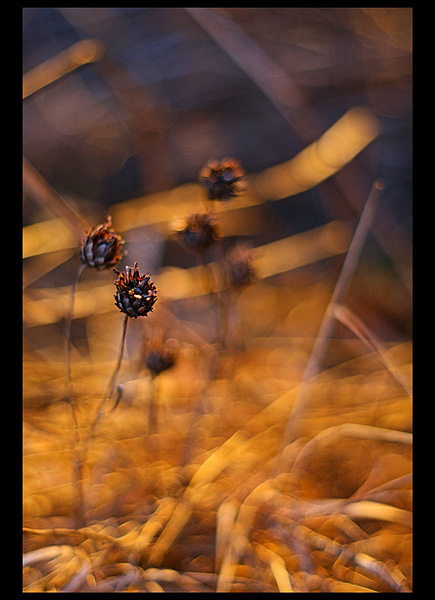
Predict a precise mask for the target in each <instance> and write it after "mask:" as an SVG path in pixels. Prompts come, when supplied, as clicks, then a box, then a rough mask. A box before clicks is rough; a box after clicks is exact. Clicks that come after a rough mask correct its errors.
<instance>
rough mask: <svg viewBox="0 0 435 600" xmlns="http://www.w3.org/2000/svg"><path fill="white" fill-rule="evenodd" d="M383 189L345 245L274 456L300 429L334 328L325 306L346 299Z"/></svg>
mask: <svg viewBox="0 0 435 600" xmlns="http://www.w3.org/2000/svg"><path fill="white" fill-rule="evenodd" d="M383 189H384V184H383V182H382V181H381V180H379V179H376V180H375V181H374V183H373V185H372V187H371V190H370V193H369V195H368V198H367V200H366V204H365V206H364V210H363V212H362V214H361V217H360V219H359V222H358V225H357V227H356V230H355V233H354V235H353V238H352V240H351V243H350V245H349V250H348V252H347V254H346V258H345V260H344V263H343V266H342V268H341V271H340V275H339V276H338V279H337V283H336V284H335V288H334V291H333V293H332V296H331V300H330V302H329V304H328V307H327V309H326V311H325V314H324V316H323V319H322V322H321V324H320V327H319V331H318V333H317V336H316V339H315V341H314V345H313V348H312V350H311V354H310V357H309V359H308V362H307V365H306V367H305V371H304V374H303V377H302V381H301V384H300V386H299V390H298V393H297V395H296V399H295V401H294V404H293V408H292V411H291V414H290V417H289V419H288V421H287V425H286V428H285V430H284V434H283V437H282V441H281V445H280V449H279V452H278V457H280V456H281V455H282V452H283V450H284V448H285V447H286V446H287V445H288V444H290V443H291V442H292V441H294V440H295V439H296V438H297V435H298V430H299V426H300V418H301V416H302V413H303V412H304V411H305V410H306V408H307V405H308V398H307V384H308V383H309V381H310V380H311V379H312V378H313V377H314V376H315V375H316V374H317V373H318V372H319V369H320V367H321V365H322V363H323V360H324V358H325V355H326V352H327V350H328V347H329V342H330V337H331V334H332V332H333V329H334V326H335V321H336V320H335V317H334V316H333V313H332V311H331V310H329V307H330V306H335V305H339V304H341V303H342V302H343V300H344V297H345V296H346V293H347V290H348V288H349V285H350V282H351V279H352V276H353V274H354V272H355V269H356V266H357V263H358V260H359V257H360V255H361V251H362V249H363V246H364V243H365V241H366V238H367V235H368V232H369V229H370V226H371V224H372V221H373V217H374V215H375V211H376V206H377V203H378V199H379V196H380V193H381V191H382V190H383Z"/></svg>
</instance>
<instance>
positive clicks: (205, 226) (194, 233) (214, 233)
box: [176, 214, 219, 254]
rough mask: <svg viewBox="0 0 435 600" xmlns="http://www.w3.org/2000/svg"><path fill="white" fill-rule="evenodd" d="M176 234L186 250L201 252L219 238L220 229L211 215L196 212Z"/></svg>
mask: <svg viewBox="0 0 435 600" xmlns="http://www.w3.org/2000/svg"><path fill="white" fill-rule="evenodd" d="M176 236H177V239H178V241H179V243H180V244H181V246H183V248H185V250H188V251H189V252H194V253H196V254H201V253H202V252H204V250H206V249H207V248H208V247H209V246H210V245H211V244H212V243H213V242H214V241H216V240H218V239H219V229H218V226H217V225H216V221H215V218H214V217H212V216H211V215H208V214H203V215H200V214H194V215H190V217H188V219H187V221H186V223H185V224H184V226H182V227H181V228H180V229H178V230H177V231H176Z"/></svg>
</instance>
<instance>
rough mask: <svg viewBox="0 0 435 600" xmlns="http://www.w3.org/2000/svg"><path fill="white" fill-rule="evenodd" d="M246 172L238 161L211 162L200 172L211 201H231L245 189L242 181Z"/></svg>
mask: <svg viewBox="0 0 435 600" xmlns="http://www.w3.org/2000/svg"><path fill="white" fill-rule="evenodd" d="M244 175H245V171H244V170H243V169H242V167H241V166H240V163H239V162H238V161H237V160H234V159H232V158H224V159H223V160H222V161H217V160H210V161H209V162H208V163H207V164H206V165H205V167H203V168H202V169H201V171H200V172H199V181H200V183H201V184H202V185H203V187H204V188H205V191H206V193H207V197H208V199H209V200H219V201H225V200H231V199H232V198H234V197H235V196H237V195H238V194H240V192H242V191H243V189H244V184H243V183H242V181H241V179H242V177H243V176H244Z"/></svg>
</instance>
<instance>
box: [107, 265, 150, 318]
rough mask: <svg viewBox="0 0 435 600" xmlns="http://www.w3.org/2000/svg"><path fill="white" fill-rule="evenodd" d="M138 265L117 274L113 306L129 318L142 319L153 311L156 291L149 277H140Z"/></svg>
mask: <svg viewBox="0 0 435 600" xmlns="http://www.w3.org/2000/svg"><path fill="white" fill-rule="evenodd" d="M137 267H138V264H137V263H135V264H134V267H125V273H120V272H119V271H118V270H117V269H113V270H114V271H115V272H116V273H118V275H119V277H118V279H117V280H116V281H115V286H116V294H115V304H116V306H117V307H118V308H119V310H120V311H122V312H123V313H125V314H126V315H127V316H129V317H134V318H136V317H144V316H146V315H147V314H148V313H149V312H150V311H152V310H153V306H154V303H155V302H156V300H157V289H156V286H155V285H154V283H152V281H150V276H149V275H140V274H139V270H138V268H137Z"/></svg>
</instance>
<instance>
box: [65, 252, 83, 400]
mask: <svg viewBox="0 0 435 600" xmlns="http://www.w3.org/2000/svg"><path fill="white" fill-rule="evenodd" d="M85 266H86V265H85V264H84V263H82V264H81V265H80V267H79V268H78V271H77V274H76V278H75V280H74V283H73V286H72V288H71V300H70V307H69V313H68V319H67V322H66V331H65V337H66V358H65V366H66V383H67V391H66V400H67V401H70V400H71V398H72V377H71V323H72V318H73V312H74V301H75V294H76V288H77V284H78V282H79V279H80V276H81V274H82V272H83V270H84V268H85Z"/></svg>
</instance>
